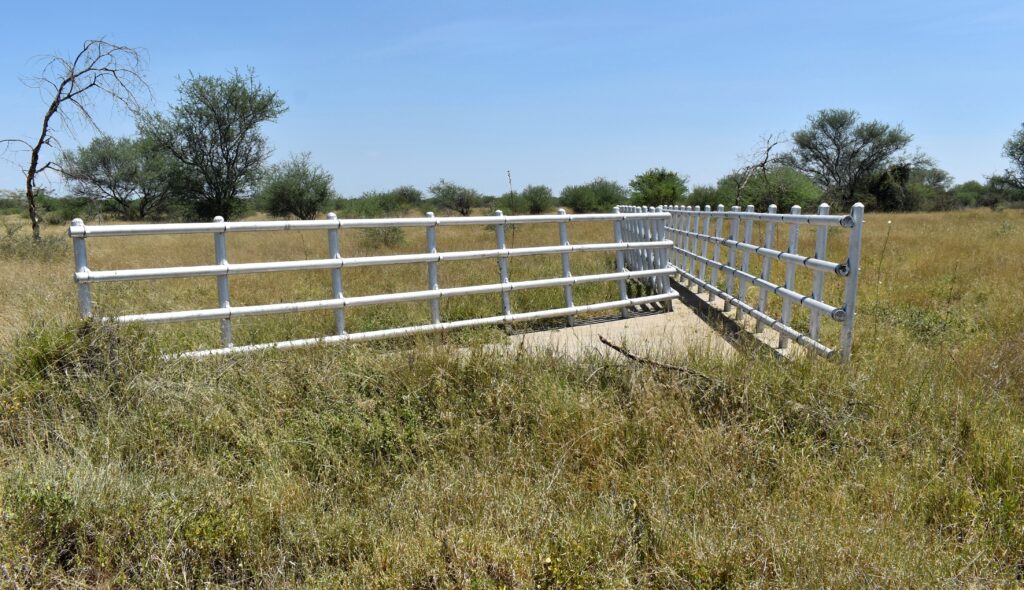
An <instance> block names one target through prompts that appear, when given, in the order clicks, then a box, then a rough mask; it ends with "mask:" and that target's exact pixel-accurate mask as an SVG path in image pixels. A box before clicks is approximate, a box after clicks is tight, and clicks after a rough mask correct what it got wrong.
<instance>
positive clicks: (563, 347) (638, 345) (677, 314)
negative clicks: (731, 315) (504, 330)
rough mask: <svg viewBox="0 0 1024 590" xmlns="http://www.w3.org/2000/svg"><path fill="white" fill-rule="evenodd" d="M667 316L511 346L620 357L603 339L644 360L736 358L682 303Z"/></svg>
mask: <svg viewBox="0 0 1024 590" xmlns="http://www.w3.org/2000/svg"><path fill="white" fill-rule="evenodd" d="M673 308H674V309H673V310H672V311H671V312H667V313H650V314H645V315H641V316H638V317H630V318H628V319H624V320H613V321H606V322H597V323H589V324H585V325H580V326H574V327H572V328H561V329H558V330H548V331H544V332H531V333H527V334H517V335H514V336H511V337H510V338H509V345H510V346H514V347H522V348H525V349H527V350H536V351H541V350H545V351H553V352H556V353H559V354H563V355H566V356H570V357H574V356H583V355H588V354H592V353H599V354H613V355H618V353H616V352H615V351H614V350H612V349H610V348H609V347H607V346H605V345H604V344H602V343H601V341H600V337H601V336H603V337H604V338H605V339H607V340H609V341H610V342H612V343H613V344H616V345H620V346H624V347H625V348H626V349H628V350H629V351H630V352H631V353H634V354H637V355H639V356H642V357H644V358H650V359H655V358H660V359H664V358H671V357H673V356H676V355H678V354H680V353H682V352H686V351H688V350H701V351H705V350H706V351H710V352H714V353H717V354H722V355H732V354H735V352H736V351H735V349H733V347H732V346H731V345H730V344H729V343H728V342H727V341H726V340H725V338H723V337H722V335H721V334H719V333H718V332H716V331H715V330H714V329H712V328H711V326H709V325H708V324H707V323H705V322H704V321H703V320H701V319H700V318H699V317H698V316H697V314H696V313H694V311H693V310H692V309H690V308H689V307H687V306H686V305H682V304H680V303H678V302H676V304H675V305H674V306H673Z"/></svg>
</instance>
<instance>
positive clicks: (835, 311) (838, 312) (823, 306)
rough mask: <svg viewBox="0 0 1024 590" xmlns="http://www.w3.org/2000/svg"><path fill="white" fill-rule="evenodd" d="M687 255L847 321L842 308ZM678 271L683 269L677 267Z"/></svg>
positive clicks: (702, 285)
mask: <svg viewBox="0 0 1024 590" xmlns="http://www.w3.org/2000/svg"><path fill="white" fill-rule="evenodd" d="M676 250H678V251H680V252H684V253H686V251H685V250H683V249H682V248H676ZM687 255H689V256H693V257H694V258H695V259H696V260H697V262H702V263H705V264H710V265H711V266H713V267H715V268H717V269H719V270H723V271H724V270H728V271H729V272H731V273H732V274H734V275H736V276H737V277H740V278H742V279H744V280H747V281H750V282H751V283H752V284H753V285H755V286H757V287H764V288H765V289H767V290H769V291H771V292H772V293H775V294H776V295H778V296H779V297H783V298H785V299H789V300H790V301H793V302H794V303H798V304H800V305H803V306H804V307H806V308H808V309H814V310H817V311H818V312H820V313H823V314H825V315H826V316H828V317H830V318H832V319H833V320H835V321H837V322H841V321H843V320H845V319H846V311H845V310H844V309H843V308H841V307H833V306H831V305H829V304H827V303H825V302H824V301H818V300H817V299H812V298H811V296H810V295H804V294H803V293H798V292H797V291H794V290H792V289H787V288H785V287H783V286H782V285H776V284H775V283H773V282H771V281H768V280H765V279H762V278H761V277H759V276H756V275H752V274H750V273H748V272H743V271H742V270H739V269H733V268H729V267H728V266H727V265H725V264H722V263H721V262H716V261H714V260H711V259H710V258H704V257H703V256H700V255H698V254H693V253H687ZM677 270H683V269H681V268H678V267H677ZM697 284H698V285H700V286H701V287H704V286H707V284H708V283H705V282H704V281H700V280H698V281H697Z"/></svg>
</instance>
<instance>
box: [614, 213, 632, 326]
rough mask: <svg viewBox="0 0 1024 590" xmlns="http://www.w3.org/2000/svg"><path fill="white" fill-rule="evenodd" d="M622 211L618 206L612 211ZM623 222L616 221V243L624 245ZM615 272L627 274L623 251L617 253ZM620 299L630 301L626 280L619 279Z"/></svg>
mask: <svg viewBox="0 0 1024 590" xmlns="http://www.w3.org/2000/svg"><path fill="white" fill-rule="evenodd" d="M620 211H621V208H620V207H618V206H616V207H615V208H613V209H612V212H614V213H615V214H616V215H618V214H619V213H620ZM622 225H623V224H622V220H621V219H616V220H615V243H617V244H622ZM615 272H620V273H621V272H626V253H625V252H623V251H622V250H616V251H615ZM619 299H620V300H623V301H625V300H626V299H629V291H628V290H627V289H626V279H619ZM619 313H620V315H621V316H622V319H626V308H625V307H623V308H622V309H621V310H620V312H619Z"/></svg>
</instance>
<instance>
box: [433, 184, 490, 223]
mask: <svg viewBox="0 0 1024 590" xmlns="http://www.w3.org/2000/svg"><path fill="white" fill-rule="evenodd" d="M428 190H430V194H432V195H433V196H434V202H435V203H437V205H438V206H439V207H442V208H444V209H449V210H451V211H455V212H456V213H458V214H459V215H469V214H470V213H472V211H473V208H474V207H478V206H479V205H480V201H481V196H480V193H478V192H477V191H475V190H473V189H471V188H466V187H464V186H459V185H457V184H453V183H451V182H448V181H447V180H445V179H443V178H442V179H441V180H440V181H438V182H437V184H434V185H432V186H431V187H430V188H429V189H428Z"/></svg>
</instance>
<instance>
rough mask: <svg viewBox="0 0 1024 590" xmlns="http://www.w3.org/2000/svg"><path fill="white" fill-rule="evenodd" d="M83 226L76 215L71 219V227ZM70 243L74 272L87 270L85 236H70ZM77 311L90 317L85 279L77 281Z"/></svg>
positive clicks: (87, 288)
mask: <svg viewBox="0 0 1024 590" xmlns="http://www.w3.org/2000/svg"><path fill="white" fill-rule="evenodd" d="M84 226H85V222H84V221H82V220H81V219H79V218H77V217H76V218H74V219H72V220H71V227H84ZM69 233H70V232H69ZM71 243H72V245H73V247H74V250H75V272H88V271H89V259H88V257H87V256H86V253H85V237H84V236H75V237H73V238H71ZM78 311H79V312H80V313H81V314H82V315H83V316H84V317H87V318H91V317H92V288H91V285H89V283H87V282H85V281H78Z"/></svg>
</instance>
